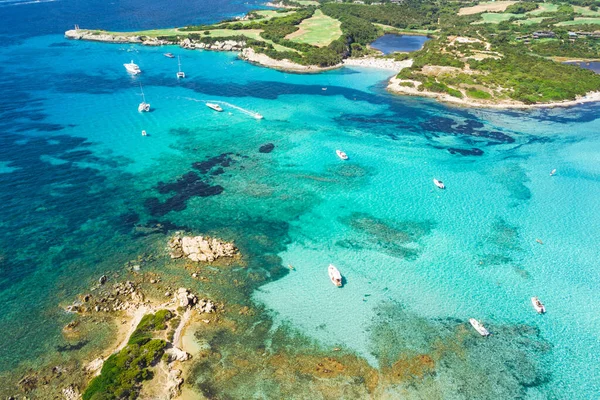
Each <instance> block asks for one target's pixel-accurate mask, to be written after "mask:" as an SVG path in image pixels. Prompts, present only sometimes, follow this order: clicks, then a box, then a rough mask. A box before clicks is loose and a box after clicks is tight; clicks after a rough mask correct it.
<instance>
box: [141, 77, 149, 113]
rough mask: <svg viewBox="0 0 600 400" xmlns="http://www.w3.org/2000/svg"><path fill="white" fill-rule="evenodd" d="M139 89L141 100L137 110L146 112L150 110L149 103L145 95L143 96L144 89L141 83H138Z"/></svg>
mask: <svg viewBox="0 0 600 400" xmlns="http://www.w3.org/2000/svg"><path fill="white" fill-rule="evenodd" d="M140 90H141V91H142V102H141V103H140V105H139V106H138V111H139V112H144V111H145V112H148V111H150V103H146V96H144V89H142V84H141V83H140Z"/></svg>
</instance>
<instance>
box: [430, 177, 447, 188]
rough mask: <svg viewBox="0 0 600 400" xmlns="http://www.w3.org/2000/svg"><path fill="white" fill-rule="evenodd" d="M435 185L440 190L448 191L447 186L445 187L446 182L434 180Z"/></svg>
mask: <svg viewBox="0 0 600 400" xmlns="http://www.w3.org/2000/svg"><path fill="white" fill-rule="evenodd" d="M433 183H434V184H435V186H437V187H439V188H440V189H446V185H444V182H442V181H438V180H437V179H435V178H433Z"/></svg>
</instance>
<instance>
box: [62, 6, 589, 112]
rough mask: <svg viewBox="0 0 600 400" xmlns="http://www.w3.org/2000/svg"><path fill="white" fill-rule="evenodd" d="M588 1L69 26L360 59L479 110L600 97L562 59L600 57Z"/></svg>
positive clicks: (81, 34)
mask: <svg viewBox="0 0 600 400" xmlns="http://www.w3.org/2000/svg"><path fill="white" fill-rule="evenodd" d="M597 3H598V2H597V1H596V2H595V1H593V0H589V1H588V0H569V1H567V2H563V1H558V2H556V3H536V2H530V1H525V2H517V1H495V2H494V1H492V2H479V3H478V2H469V1H451V0H437V1H433V2H431V1H425V0H391V1H387V0H386V1H371V0H365V1H362V0H359V1H346V0H335V1H321V2H316V1H289V0H283V1H281V2H279V3H268V5H269V6H272V7H276V8H277V9H275V10H258V11H253V12H250V13H248V14H247V15H245V16H243V17H238V18H234V19H231V20H226V21H221V22H218V23H216V24H211V25H191V26H185V27H181V28H171V29H156V30H146V31H139V32H108V31H103V30H89V29H79V28H78V27H77V28H76V29H74V30H69V31H67V32H66V33H65V36H66V37H67V38H70V39H83V40H96V41H105V42H117V43H124V42H127V43H139V44H142V45H149V46H159V45H179V46H181V47H183V48H186V49H201V50H215V51H236V52H239V56H240V58H242V59H245V60H247V61H249V62H253V63H256V64H259V65H262V66H266V67H270V68H276V69H281V70H285V71H291V72H300V73H315V72H321V71H324V70H328V69H332V68H339V67H341V66H343V65H360V66H371V67H377V68H387V69H391V70H395V72H396V73H397V75H396V76H394V77H393V78H391V79H390V82H389V85H388V90H389V91H391V92H393V93H397V94H402V95H414V96H427V97H434V98H436V99H438V100H441V101H445V102H451V103H455V104H460V105H464V106H476V107H503V108H511V107H516V108H528V107H539V106H542V107H547V106H556V105H573V104H577V103H581V102H588V101H599V100H600V75H598V74H595V73H594V72H593V71H589V70H586V69H584V68H581V67H580V66H576V65H569V64H567V63H566V61H573V60H577V61H583V62H589V61H594V60H598V59H599V56H598V54H600V11H598V6H599V4H597ZM384 34H404V35H427V36H428V37H430V38H431V39H432V40H429V41H428V42H427V43H426V44H425V45H424V46H423V48H422V49H420V50H418V51H415V52H410V53H407V52H395V53H392V54H388V55H383V54H382V53H381V52H379V51H377V50H375V49H374V48H372V47H371V46H370V44H371V43H372V42H373V41H374V40H375V39H377V38H379V37H381V36H382V35H384Z"/></svg>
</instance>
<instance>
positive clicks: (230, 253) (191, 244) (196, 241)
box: [168, 234, 238, 262]
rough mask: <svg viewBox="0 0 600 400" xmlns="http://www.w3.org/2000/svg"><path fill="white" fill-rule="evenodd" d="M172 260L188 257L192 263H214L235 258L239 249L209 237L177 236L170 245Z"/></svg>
mask: <svg viewBox="0 0 600 400" xmlns="http://www.w3.org/2000/svg"><path fill="white" fill-rule="evenodd" d="M168 246H169V254H170V255H171V258H181V257H187V258H189V259H190V260H192V261H203V262H213V261H215V260H216V259H218V258H222V257H234V256H236V255H237V254H238V249H237V247H235V245H234V244H233V243H228V242H224V241H222V240H220V239H215V238H210V237H208V236H205V237H203V236H180V235H177V234H176V235H175V236H174V237H173V238H171V240H169V243H168Z"/></svg>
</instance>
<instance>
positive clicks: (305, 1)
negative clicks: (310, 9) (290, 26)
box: [296, 0, 319, 6]
mask: <svg viewBox="0 0 600 400" xmlns="http://www.w3.org/2000/svg"><path fill="white" fill-rule="evenodd" d="M296 3H300V4H302V5H303V6H318V5H319V2H318V1H313V0H296Z"/></svg>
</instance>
